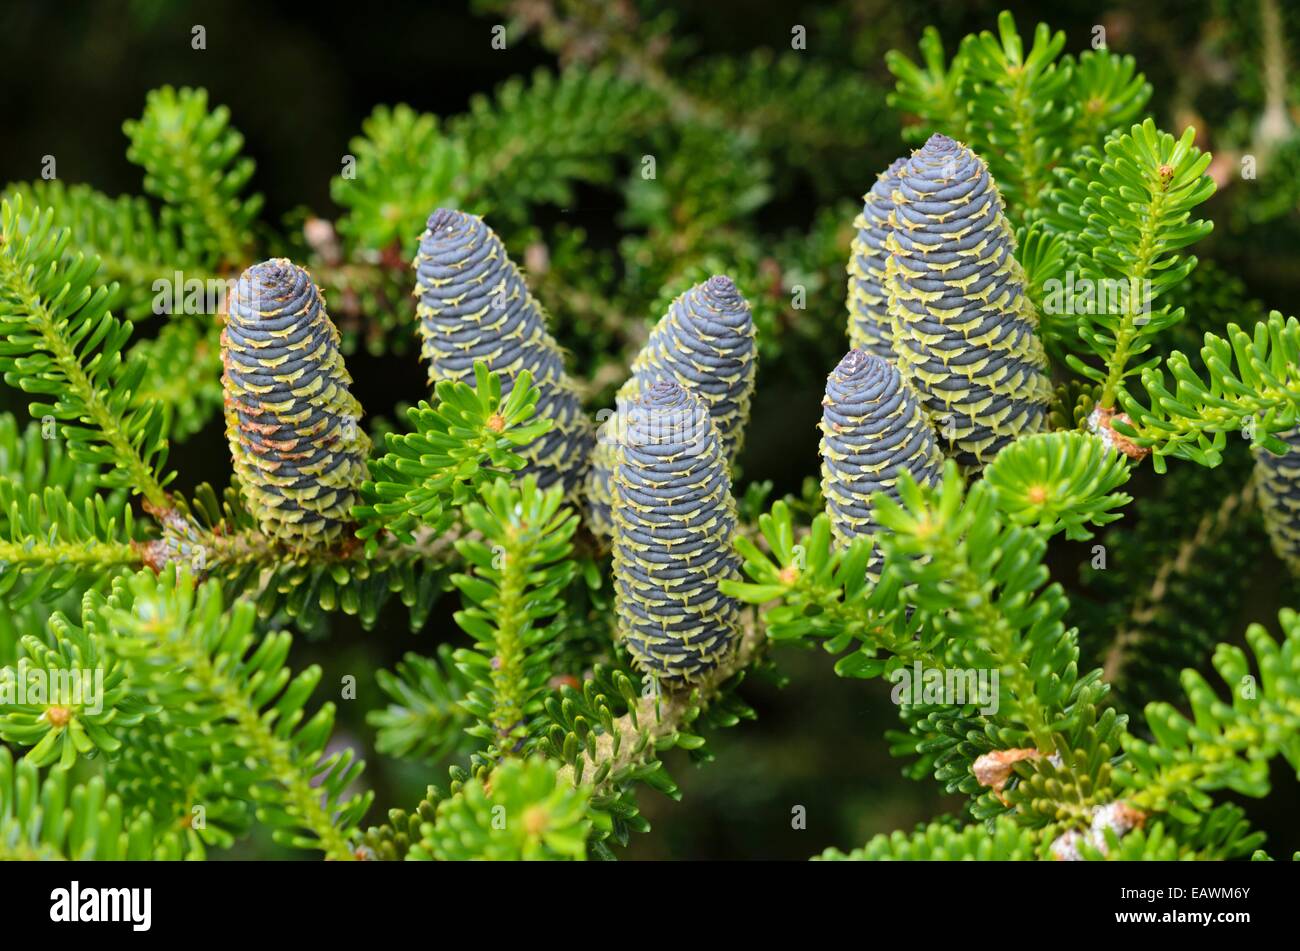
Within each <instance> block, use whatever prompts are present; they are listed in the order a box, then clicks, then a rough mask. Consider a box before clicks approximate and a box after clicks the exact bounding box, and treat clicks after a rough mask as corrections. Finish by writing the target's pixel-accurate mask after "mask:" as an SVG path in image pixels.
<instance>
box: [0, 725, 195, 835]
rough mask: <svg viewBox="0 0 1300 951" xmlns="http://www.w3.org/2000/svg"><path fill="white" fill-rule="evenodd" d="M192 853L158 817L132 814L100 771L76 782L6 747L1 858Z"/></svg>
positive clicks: (1, 768) (0, 775) (0, 759)
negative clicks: (158, 824)
mask: <svg viewBox="0 0 1300 951" xmlns="http://www.w3.org/2000/svg"><path fill="white" fill-rule="evenodd" d="M185 857H188V856H187V855H186V853H185V851H184V845H183V840H182V838H181V836H179V835H177V834H176V833H174V832H163V831H162V830H160V829H159V828H157V827H156V826H155V824H154V822H153V819H152V817H150V816H149V815H147V814H146V815H143V816H140V817H137V818H132V817H130V816H128V815H127V814H126V813H125V811H124V809H123V806H122V800H121V799H120V798H119V797H118V796H117V794H116V793H109V792H108V791H107V787H106V785H105V783H104V780H103V778H102V777H100V776H96V777H94V778H93V779H91V780H90V781H89V782H88V783H84V784H74V783H73V782H72V781H71V779H70V778H69V774H68V772H67V771H66V770H63V769H53V770H50V771H49V772H47V773H46V774H45V775H44V776H42V775H41V774H40V772H39V771H38V770H37V768H36V766H35V765H34V764H33V763H32V762H31V760H28V759H24V760H21V761H19V762H18V763H14V761H13V757H12V756H11V755H10V753H9V751H8V750H7V749H5V748H4V747H0V858H4V859H17V860H32V859H73V860H82V861H85V860H90V859H100V860H105V861H121V860H123V859H137V860H138V859H147V858H155V859H168V860H176V859H180V858H185Z"/></svg>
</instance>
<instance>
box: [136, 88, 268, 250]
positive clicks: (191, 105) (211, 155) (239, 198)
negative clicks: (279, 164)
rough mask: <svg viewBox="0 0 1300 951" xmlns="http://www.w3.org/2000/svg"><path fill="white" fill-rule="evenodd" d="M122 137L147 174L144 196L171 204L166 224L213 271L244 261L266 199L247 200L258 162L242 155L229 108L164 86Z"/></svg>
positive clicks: (201, 94)
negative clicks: (250, 237)
mask: <svg viewBox="0 0 1300 951" xmlns="http://www.w3.org/2000/svg"><path fill="white" fill-rule="evenodd" d="M122 131H123V132H125V133H126V135H127V138H128V139H130V140H131V147H130V148H129V149H128V150H127V153H126V154H127V158H129V159H130V160H131V161H132V162H135V163H136V164H137V165H140V166H142V167H143V168H144V171H145V176H144V190H145V191H146V192H148V193H149V194H151V195H153V196H155V197H157V198H159V199H161V200H162V201H164V202H166V205H165V206H164V208H163V213H162V222H163V225H164V226H166V227H174V228H175V229H176V230H177V231H178V232H179V233H180V235H181V237H182V240H183V241H184V244H185V246H186V247H187V248H189V249H191V251H193V252H194V253H195V254H196V255H198V256H199V260H200V261H202V262H203V263H205V264H207V265H208V266H210V267H214V268H216V267H220V266H222V265H223V264H224V265H227V266H229V265H239V264H241V263H243V262H244V261H246V260H247V259H248V258H249V256H250V255H249V249H248V243H249V234H250V232H251V226H252V223H253V222H254V220H256V218H257V213H258V211H259V210H260V209H261V207H262V196H261V195H252V196H250V197H247V198H246V197H244V196H243V194H242V193H243V191H244V189H245V187H246V186H247V185H248V180H249V179H250V178H252V177H253V168H254V163H253V160H252V159H250V158H247V157H244V156H241V155H240V154H239V153H240V150H241V149H242V148H243V146H244V137H243V136H242V135H240V134H239V132H237V131H236V130H235V129H232V128H230V110H229V109H227V108H226V107H225V106H218V107H217V108H215V109H212V110H209V109H208V94H207V90H204V89H189V88H182V89H180V90H175V89H173V88H172V87H171V86H163V87H162V88H160V89H155V90H153V91H152V92H150V93H149V96H148V98H147V99H146V100H145V109H144V115H143V116H141V117H140V118H139V119H137V120H129V121H127V122H125V123H123V125H122Z"/></svg>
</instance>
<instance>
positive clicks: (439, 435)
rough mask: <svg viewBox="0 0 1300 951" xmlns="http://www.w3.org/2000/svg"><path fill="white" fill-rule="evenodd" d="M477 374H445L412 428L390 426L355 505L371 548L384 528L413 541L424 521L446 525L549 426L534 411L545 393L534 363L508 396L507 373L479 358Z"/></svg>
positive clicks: (439, 528) (416, 412) (435, 527)
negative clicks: (433, 402)
mask: <svg viewBox="0 0 1300 951" xmlns="http://www.w3.org/2000/svg"><path fill="white" fill-rule="evenodd" d="M474 380H475V385H474V386H470V385H469V384H468V383H462V382H458V381H457V382H453V381H448V380H443V381H440V382H439V383H438V384H437V385H436V386H435V387H434V393H435V394H436V395H437V397H438V405H437V407H436V408H435V407H431V406H430V405H429V404H428V403H425V402H421V403H420V405H419V406H416V407H414V408H412V409H411V410H409V411H408V412H407V419H408V420H409V422H410V423H411V426H412V427H413V428H412V430H411V431H410V432H406V433H387V434H386V442H387V444H388V452H387V453H386V454H385V455H384V456H382V457H381V458H379V459H376V460H374V461H373V462H372V463H371V464H370V473H371V481H368V482H366V483H365V484H364V485H363V486H362V487H361V495H362V499H363V501H364V504H363V505H361V506H358V507H357V509H356V510H355V514H356V516H357V518H358V519H359V520H360V521H361V523H362V524H361V528H360V530H359V531H358V532H357V537H358V538H362V539H365V540H366V541H367V545H368V547H369V550H370V551H371V552H372V553H373V551H374V550H375V548H376V547H377V540H376V539H377V536H378V534H379V533H380V532H381V531H387V532H391V533H392V534H394V535H396V536H397V537H398V538H401V539H404V540H406V541H408V542H410V541H413V540H414V538H413V532H414V531H415V529H416V528H417V527H421V526H424V527H427V528H428V529H429V530H430V531H432V532H439V533H440V532H443V531H446V529H447V528H448V526H449V525H450V524H451V522H452V521H453V518H454V513H455V509H456V508H457V507H458V506H460V505H463V504H464V503H465V502H466V501H467V500H468V499H470V498H472V497H473V495H474V490H475V487H476V486H478V485H480V484H482V483H483V482H484V481H486V480H487V479H489V478H491V477H493V476H494V475H500V474H506V473H509V472H512V471H514V470H516V469H519V468H521V467H522V466H523V464H524V460H523V459H522V458H521V457H520V456H519V455H518V454H517V453H516V452H515V450H516V449H518V448H519V447H521V446H526V445H528V444H529V443H531V442H533V441H534V440H535V439H537V438H538V437H539V436H541V435H542V434H543V433H545V432H547V431H548V430H549V429H550V427H551V423H550V421H549V420H545V419H539V420H535V421H534V420H533V419H532V416H533V410H534V408H535V407H536V406H537V399H538V395H539V393H538V390H537V387H535V386H533V383H532V376H531V374H529V373H528V371H527V370H525V371H524V372H523V373H521V374H520V376H519V378H518V379H517V380H516V381H515V386H514V388H513V389H512V390H511V391H510V395H509V396H508V397H507V398H506V399H505V400H504V401H503V400H502V399H501V378H500V376H499V375H498V374H495V373H488V370H487V366H486V365H485V364H483V363H482V362H478V363H475V365H474Z"/></svg>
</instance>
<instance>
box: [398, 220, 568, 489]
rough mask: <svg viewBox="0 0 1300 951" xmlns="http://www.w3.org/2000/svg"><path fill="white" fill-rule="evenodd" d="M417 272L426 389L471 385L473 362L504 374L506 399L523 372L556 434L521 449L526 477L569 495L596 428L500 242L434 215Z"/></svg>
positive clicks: (479, 227) (476, 225)
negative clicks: (526, 372) (562, 488)
mask: <svg viewBox="0 0 1300 951" xmlns="http://www.w3.org/2000/svg"><path fill="white" fill-rule="evenodd" d="M414 267H415V274H416V279H415V294H416V296H417V297H418V298H419V303H418V305H417V306H416V316H417V317H418V319H419V333H420V337H421V339H422V341H423V342H422V346H421V348H420V353H421V356H423V357H424V359H425V361H426V362H427V363H428V366H429V382H430V383H436V382H437V381H439V380H460V381H463V382H467V383H470V384H473V382H474V362H475V361H476V360H483V361H484V362H486V364H487V367H488V369H489V370H493V371H495V372H497V373H499V374H501V391H502V395H503V396H504V395H506V394H508V393H509V392H510V390H511V389H512V388H513V386H514V381H515V379H516V377H517V376H518V375H519V373H520V371H522V370H529V371H531V372H532V375H533V382H534V384H535V385H536V386H537V389H538V390H539V393H540V395H539V398H538V401H537V410H536V413H537V416H538V418H546V419H550V420H551V422H552V423H553V428H552V429H551V430H550V431H549V432H548V433H546V434H545V435H543V436H541V437H540V438H538V439H537V440H536V441H535V442H533V443H532V444H530V445H528V446H526V447H524V449H523V450H522V451H521V453H520V455H522V456H523V457H524V460H525V462H526V463H527V465H526V467H525V469H524V470H523V471H524V473H529V472H531V473H536V475H537V481H538V484H539V485H541V486H542V487H547V486H550V485H552V484H554V483H555V482H556V481H557V480H562V481H563V483H564V486H565V488H566V490H568V489H572V488H573V487H574V486H575V485H576V484H577V481H578V479H579V478H580V477H581V475H582V471H583V468H584V467H585V466H586V463H587V457H588V455H589V454H590V451H591V443H592V438H593V433H592V426H591V423H590V421H589V420H588V419H587V418H586V416H585V415H584V414H583V411H582V401H581V399H580V397H579V395H578V388H577V387H576V386H575V385H574V383H573V381H572V380H570V379H569V377H568V375H567V374H566V373H565V372H564V354H563V353H562V351H561V350H560V347H559V345H558V344H557V343H556V342H555V340H554V338H552V337H551V335H550V334H549V333H548V332H547V330H546V316H545V314H544V313H543V311H542V307H541V305H540V304H538V303H537V301H536V300H535V299H534V298H533V296H532V294H530V293H529V292H528V286H527V285H526V284H525V283H524V278H523V275H522V274H520V273H519V269H518V268H517V267H515V265H514V263H513V262H511V260H510V258H509V257H508V256H507V254H506V249H505V247H504V246H503V245H502V244H501V239H500V238H498V237H497V236H496V234H494V233H493V231H492V229H491V228H489V227H488V226H487V225H486V224H484V223H483V220H482V219H481V218H479V217H477V216H475V215H468V214H466V213H464V212H462V211H454V210H452V209H448V208H440V209H438V210H437V211H435V212H434V213H433V214H432V215H430V216H429V220H428V227H427V229H426V230H425V232H424V234H423V235H422V236H421V238H420V250H419V252H418V253H417V254H416V257H415V262H414Z"/></svg>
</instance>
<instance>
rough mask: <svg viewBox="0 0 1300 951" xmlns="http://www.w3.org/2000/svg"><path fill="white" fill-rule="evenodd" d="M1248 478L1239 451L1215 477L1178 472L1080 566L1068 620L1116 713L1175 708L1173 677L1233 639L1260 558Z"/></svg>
mask: <svg viewBox="0 0 1300 951" xmlns="http://www.w3.org/2000/svg"><path fill="white" fill-rule="evenodd" d="M1250 472H1251V455H1250V453H1249V452H1248V451H1247V448H1246V445H1245V443H1244V441H1243V442H1242V444H1241V445H1239V446H1238V447H1237V448H1236V451H1233V452H1230V453H1227V454H1226V455H1225V458H1224V462H1223V464H1222V465H1221V466H1219V467H1218V468H1215V469H1206V468H1204V467H1202V466H1197V465H1194V464H1192V463H1187V462H1183V463H1176V464H1175V465H1174V466H1173V467H1172V468H1171V469H1170V470H1169V472H1168V473H1166V474H1165V475H1164V476H1163V477H1162V478H1161V479H1160V481H1159V483H1158V484H1157V485H1156V486H1154V487H1153V488H1152V489H1151V490H1150V491H1148V492H1146V493H1144V494H1143V495H1142V496H1141V497H1140V498H1138V500H1137V501H1136V502H1134V503H1133V504H1132V505H1131V507H1130V508H1129V509H1128V512H1127V517H1126V518H1125V519H1124V520H1123V522H1121V523H1119V524H1118V525H1115V526H1114V527H1112V528H1110V529H1109V530H1108V531H1107V532H1106V533H1105V534H1104V535H1103V536H1102V538H1101V541H1102V543H1103V548H1102V549H1101V550H1100V551H1098V550H1097V549H1093V556H1092V557H1091V558H1089V559H1088V560H1087V561H1085V562H1084V563H1083V564H1082V565H1081V566H1080V571H1079V574H1080V576H1081V579H1082V581H1083V583H1084V586H1085V592H1084V593H1085V594H1086V597H1085V596H1082V595H1076V596H1075V597H1074V598H1073V599H1072V602H1071V606H1072V609H1073V611H1074V614H1073V617H1074V619H1075V620H1076V621H1077V622H1078V624H1079V626H1080V627H1081V628H1082V629H1083V630H1084V631H1087V632H1088V636H1087V637H1085V638H1084V640H1083V646H1084V648H1085V651H1086V652H1087V654H1088V657H1089V659H1090V661H1091V662H1092V663H1095V664H1097V665H1100V666H1101V667H1102V668H1103V669H1104V671H1105V676H1106V681H1107V683H1109V684H1111V686H1112V688H1113V691H1114V692H1113V696H1114V697H1115V701H1116V703H1117V705H1118V706H1119V707H1120V709H1122V710H1125V711H1127V712H1136V711H1140V709H1141V707H1142V706H1143V705H1144V704H1145V703H1147V702H1148V701H1150V700H1173V699H1175V698H1176V697H1177V696H1178V695H1179V694H1180V693H1181V691H1180V690H1179V688H1178V672H1179V671H1180V670H1181V669H1182V668H1184V667H1198V666H1200V665H1201V664H1202V662H1203V661H1204V659H1205V658H1206V657H1207V656H1208V654H1209V652H1210V650H1211V649H1212V648H1213V647H1214V644H1215V643H1216V642H1217V641H1218V640H1219V639H1220V638H1222V637H1223V636H1224V635H1225V634H1230V633H1235V631H1236V630H1237V625H1238V624H1239V622H1238V620H1237V619H1238V618H1239V617H1240V615H1241V610H1242V608H1243V606H1244V605H1245V604H1246V603H1247V601H1248V599H1249V598H1250V593H1249V590H1248V588H1247V586H1246V585H1245V584H1244V583H1243V581H1244V579H1246V578H1249V577H1250V576H1251V575H1252V574H1253V573H1254V571H1255V570H1256V566H1257V564H1258V559H1259V558H1260V557H1261V556H1263V554H1264V550H1265V548H1266V544H1265V542H1264V539H1263V537H1262V533H1261V532H1260V526H1259V519H1258V517H1257V516H1256V513H1255V511H1254V506H1253V499H1252V493H1251V492H1250V491H1249V490H1248V489H1247V488H1246V483H1247V480H1248V479H1249V477H1250ZM1189 513H1196V515H1195V516H1194V517H1189Z"/></svg>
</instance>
